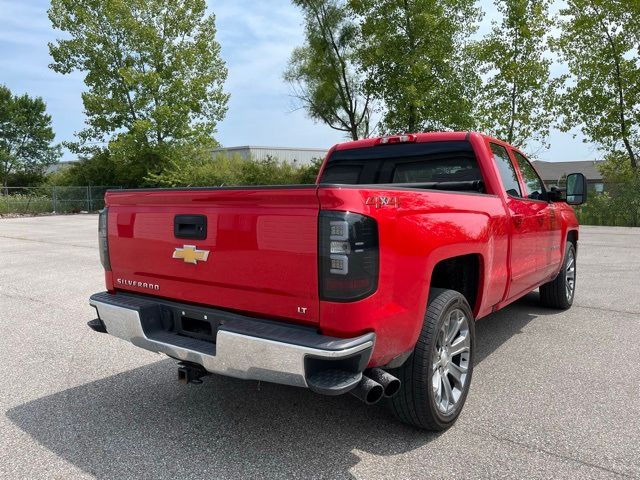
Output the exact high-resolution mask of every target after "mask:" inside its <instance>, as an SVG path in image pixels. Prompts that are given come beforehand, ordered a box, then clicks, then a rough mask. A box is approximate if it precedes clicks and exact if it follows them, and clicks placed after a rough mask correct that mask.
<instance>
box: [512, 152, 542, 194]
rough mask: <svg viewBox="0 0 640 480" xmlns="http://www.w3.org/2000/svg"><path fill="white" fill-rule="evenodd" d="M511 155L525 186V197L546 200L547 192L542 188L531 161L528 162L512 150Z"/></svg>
mask: <svg viewBox="0 0 640 480" xmlns="http://www.w3.org/2000/svg"><path fill="white" fill-rule="evenodd" d="M513 156H514V157H516V162H518V168H519V169H520V173H521V174H522V179H523V180H524V183H525V185H526V187H527V198H530V199H532V200H546V197H547V193H546V190H545V188H544V183H542V180H540V177H539V176H538V174H537V173H536V171H535V169H534V168H533V166H532V165H531V163H529V160H527V159H526V158H525V157H524V155H522V154H520V153H518V152H513Z"/></svg>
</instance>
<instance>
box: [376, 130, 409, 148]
mask: <svg viewBox="0 0 640 480" xmlns="http://www.w3.org/2000/svg"><path fill="white" fill-rule="evenodd" d="M417 139H418V136H417V135H414V134H412V133H411V134H405V135H391V136H390V137H380V138H379V139H378V140H376V145H391V144H394V143H410V142H415V141H416V140H417Z"/></svg>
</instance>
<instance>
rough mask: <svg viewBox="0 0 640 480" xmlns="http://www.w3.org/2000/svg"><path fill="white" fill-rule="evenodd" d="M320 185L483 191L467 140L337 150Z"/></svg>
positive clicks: (476, 162) (480, 175)
mask: <svg viewBox="0 0 640 480" xmlns="http://www.w3.org/2000/svg"><path fill="white" fill-rule="evenodd" d="M320 183H323V184H347V185H362V184H366V185H371V184H402V185H403V186H408V187H415V188H433V189H440V190H473V191H484V183H483V179H482V173H481V172H480V168H479V167H478V161H477V159H476V155H475V153H474V151H473V148H472V147H471V144H470V143H469V142H467V141H449V142H427V143H405V144H395V145H379V146H375V147H367V148H356V149H351V150H336V151H334V152H333V154H332V155H331V157H330V158H329V160H328V162H327V166H326V168H325V169H324V172H323V173H322V178H321V179H320Z"/></svg>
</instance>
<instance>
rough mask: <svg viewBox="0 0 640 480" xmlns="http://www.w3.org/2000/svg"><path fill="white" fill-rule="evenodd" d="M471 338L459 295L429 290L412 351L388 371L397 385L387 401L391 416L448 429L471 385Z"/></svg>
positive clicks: (468, 314) (470, 325) (467, 313)
mask: <svg viewBox="0 0 640 480" xmlns="http://www.w3.org/2000/svg"><path fill="white" fill-rule="evenodd" d="M474 340H475V324H474V320H473V314H472V312H471V308H469V304H468V303H467V300H466V299H465V298H464V296H462V294H460V293H459V292H456V291H454V290H443V289H439V288H434V289H432V290H431V294H430V295H429V303H428V306H427V313H426V315H425V319H424V323H423V326H422V331H421V333H420V337H419V338H418V342H417V343H416V346H415V348H414V351H413V353H412V354H411V356H410V357H409V358H408V359H407V361H406V362H405V363H404V364H403V365H402V366H401V367H399V368H397V369H395V370H394V371H393V374H394V375H395V376H396V377H398V378H399V379H400V381H401V382H402V387H401V389H400V391H399V392H398V394H397V395H395V396H394V397H392V398H391V399H390V402H389V404H390V407H391V411H392V412H393V413H394V415H395V416H396V417H398V419H400V420H401V421H403V422H405V423H408V424H411V425H414V426H416V427H419V428H425V429H428V430H445V429H447V428H449V427H450V426H451V425H453V423H454V422H455V421H456V419H457V418H458V415H459V414H460V411H461V410H462V406H463V405H464V402H465V400H466V398H467V394H468V392H469V385H470V384H471V374H472V372H473V348H474Z"/></svg>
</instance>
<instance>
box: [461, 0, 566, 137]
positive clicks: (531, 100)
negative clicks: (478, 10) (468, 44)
mask: <svg viewBox="0 0 640 480" xmlns="http://www.w3.org/2000/svg"><path fill="white" fill-rule="evenodd" d="M495 3H496V7H497V9H498V11H499V12H500V13H501V14H502V21H501V22H500V23H497V22H495V21H494V22H493V23H492V30H491V32H490V33H489V34H488V35H487V36H486V37H485V38H483V39H482V40H481V41H480V42H479V43H478V45H477V46H476V47H475V48H474V51H475V53H476V55H477V57H478V59H479V61H480V65H481V69H480V72H481V73H482V75H483V76H484V77H485V81H484V82H483V86H482V89H481V91H480V95H479V96H478V97H477V100H476V102H477V104H478V113H477V115H478V119H479V123H480V128H481V129H482V130H483V131H487V132H489V133H491V134H493V135H494V136H496V137H498V138H500V139H502V140H504V141H506V142H509V143H511V144H513V145H516V146H518V147H521V148H525V147H526V146H527V144H529V143H530V142H532V141H534V142H539V143H541V144H542V145H545V140H546V138H547V137H548V135H549V127H550V125H551V123H552V121H553V119H554V118H555V115H554V108H553V107H554V101H555V97H556V91H557V89H558V88H559V86H560V85H559V84H560V82H561V81H562V79H555V80H552V79H551V78H550V65H551V60H550V59H549V58H548V57H547V56H546V55H545V53H546V51H547V41H546V32H547V31H548V30H549V29H550V28H551V25H552V22H551V20H550V18H549V5H550V3H551V2H550V0H496V1H495Z"/></svg>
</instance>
